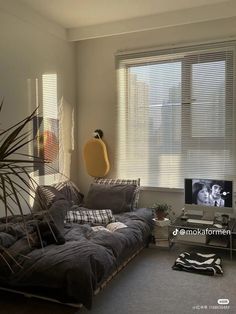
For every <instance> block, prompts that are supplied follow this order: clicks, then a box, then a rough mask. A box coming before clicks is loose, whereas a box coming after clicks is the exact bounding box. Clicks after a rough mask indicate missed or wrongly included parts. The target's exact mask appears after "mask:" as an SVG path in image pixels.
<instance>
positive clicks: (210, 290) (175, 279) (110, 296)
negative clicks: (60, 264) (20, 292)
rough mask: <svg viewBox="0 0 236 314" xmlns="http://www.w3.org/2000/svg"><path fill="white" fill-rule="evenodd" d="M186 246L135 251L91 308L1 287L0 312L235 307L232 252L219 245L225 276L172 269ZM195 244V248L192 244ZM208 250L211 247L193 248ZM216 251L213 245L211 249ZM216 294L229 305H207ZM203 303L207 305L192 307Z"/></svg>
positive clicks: (131, 312)
mask: <svg viewBox="0 0 236 314" xmlns="http://www.w3.org/2000/svg"><path fill="white" fill-rule="evenodd" d="M184 250H187V248H184V247H174V248H172V249H171V250H170V251H169V250H167V249H156V248H149V249H144V250H143V252H142V253H141V254H140V255H139V256H137V257H136V258H135V259H134V260H133V261H131V262H130V264H129V265H128V266H127V267H126V268H125V269H124V270H123V271H122V272H120V273H119V274H118V275H117V276H116V277H115V278H114V279H113V280H112V282H110V284H109V285H108V286H107V287H106V288H105V289H104V290H103V291H101V292H100V293H99V294H98V295H97V296H96V297H95V298H94V304H93V310H92V311H87V310H86V309H84V308H83V309H81V310H76V309H73V308H70V307H67V306H62V305H58V304H53V303H50V302H45V301H40V300H36V299H27V298H24V297H19V296H15V295H12V294H8V293H2V292H1V293H0V313H1V314H41V313H42V314H52V313H56V314H62V313H63V314H75V313H76V314H85V313H87V314H88V313H91V314H112V313H114V314H143V313H146V314H156V313H160V314H165V313H173V314H175V313H176V314H179V313H183V314H185V313H186V314H189V313H215V312H216V313H230V314H231V313H236V293H235V292H236V257H235V259H234V260H233V261H231V260H230V259H229V254H226V252H224V251H218V253H219V254H220V255H221V256H222V258H223V269H224V275H223V277H210V276H204V275H198V274H192V273H185V272H180V271H174V270H172V269H171V266H172V265H173V263H174V260H175V258H176V257H177V255H178V254H179V253H180V252H182V251H184ZM195 250H196V248H195ZM197 250H198V251H201V252H209V249H208V250H207V249H205V251H204V249H200V248H198V249H197ZM213 252H216V251H213ZM235 255H236V253H235ZM219 298H227V299H229V300H230V304H229V305H230V309H229V310H220V309H210V308H209V306H217V300H218V299H219ZM194 306H207V307H208V309H194Z"/></svg>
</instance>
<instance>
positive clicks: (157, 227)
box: [152, 218, 170, 248]
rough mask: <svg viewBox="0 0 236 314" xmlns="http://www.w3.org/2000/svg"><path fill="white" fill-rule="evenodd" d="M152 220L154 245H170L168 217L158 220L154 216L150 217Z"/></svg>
mask: <svg viewBox="0 0 236 314" xmlns="http://www.w3.org/2000/svg"><path fill="white" fill-rule="evenodd" d="M152 221H153V231H152V237H153V244H154V245H155V246H156V247H165V248H169V247H170V242H169V226H170V220H169V219H168V218H164V220H158V219H156V218H153V219H152Z"/></svg>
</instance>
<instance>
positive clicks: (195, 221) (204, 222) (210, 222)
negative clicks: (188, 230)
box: [187, 218, 214, 226]
mask: <svg viewBox="0 0 236 314" xmlns="http://www.w3.org/2000/svg"><path fill="white" fill-rule="evenodd" d="M187 222H188V223H193V224H200V225H209V226H211V225H213V224H214V220H204V219H191V218H188V219H187Z"/></svg>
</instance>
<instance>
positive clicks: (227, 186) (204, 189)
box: [185, 179, 233, 208]
mask: <svg viewBox="0 0 236 314" xmlns="http://www.w3.org/2000/svg"><path fill="white" fill-rule="evenodd" d="M185 204H196V205H201V206H215V207H228V208H232V206H233V182H232V181H224V180H211V179H185Z"/></svg>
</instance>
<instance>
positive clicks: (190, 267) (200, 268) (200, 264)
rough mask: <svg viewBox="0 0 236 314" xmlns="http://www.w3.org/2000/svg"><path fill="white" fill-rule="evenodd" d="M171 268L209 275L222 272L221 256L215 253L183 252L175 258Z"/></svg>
mask: <svg viewBox="0 0 236 314" xmlns="http://www.w3.org/2000/svg"><path fill="white" fill-rule="evenodd" d="M172 269H174V270H184V271H188V272H193V273H198V274H203V275H209V276H215V275H222V274H223V269H222V264H221V258H220V257H219V256H217V255H216V254H202V253H193V252H191V253H188V252H183V253H181V254H180V255H179V257H178V258H177V259H176V261H175V263H174V265H173V266H172Z"/></svg>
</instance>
